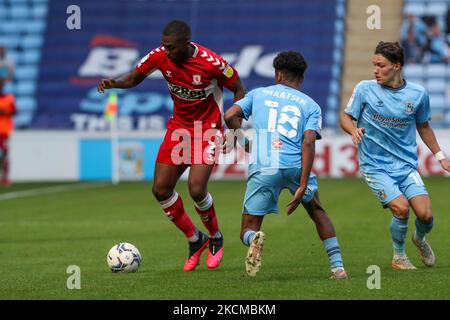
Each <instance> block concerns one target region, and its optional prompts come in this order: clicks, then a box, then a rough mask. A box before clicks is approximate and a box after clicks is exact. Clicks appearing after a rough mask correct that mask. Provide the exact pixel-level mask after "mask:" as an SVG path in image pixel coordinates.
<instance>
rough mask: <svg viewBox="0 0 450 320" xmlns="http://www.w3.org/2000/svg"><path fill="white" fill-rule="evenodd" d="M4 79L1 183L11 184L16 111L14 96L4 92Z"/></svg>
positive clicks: (0, 97)
mask: <svg viewBox="0 0 450 320" xmlns="http://www.w3.org/2000/svg"><path fill="white" fill-rule="evenodd" d="M4 81H5V80H4V79H0V183H1V184H2V185H4V186H9V185H10V184H11V182H10V181H9V177H8V173H9V161H8V140H9V135H10V134H11V132H12V131H13V129H14V122H13V115H14V114H15V113H16V107H15V105H14V96H13V95H12V94H8V93H3V85H4Z"/></svg>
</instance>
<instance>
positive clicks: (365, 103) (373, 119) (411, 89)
mask: <svg viewBox="0 0 450 320" xmlns="http://www.w3.org/2000/svg"><path fill="white" fill-rule="evenodd" d="M344 112H345V113H347V114H348V115H350V116H351V117H353V118H354V119H355V120H356V121H357V127H358V128H365V129H366V132H365V134H364V136H363V138H362V140H361V143H360V144H359V146H358V158H359V164H360V167H361V171H363V172H370V171H379V170H383V171H386V172H393V171H395V172H400V171H403V170H411V169H412V168H415V169H416V168H417V143H416V123H419V124H420V123H425V122H427V121H429V120H430V101H429V97H428V93H427V92H426V90H425V89H424V88H423V87H422V86H420V85H418V84H414V83H411V82H406V81H405V84H404V85H403V86H402V87H399V88H396V89H392V88H389V87H385V86H382V85H379V84H378V83H377V82H376V81H375V80H364V81H361V82H360V83H358V85H357V86H356V87H355V89H354V91H353V94H352V97H351V98H350V100H349V102H348V105H347V107H346V109H345V111H344Z"/></svg>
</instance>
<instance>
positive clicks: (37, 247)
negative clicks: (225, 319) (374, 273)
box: [0, 178, 450, 300]
mask: <svg viewBox="0 0 450 320" xmlns="http://www.w3.org/2000/svg"><path fill="white" fill-rule="evenodd" d="M424 180H425V183H426V185H427V188H428V191H429V193H430V196H431V199H432V203H433V211H434V215H435V228H434V230H433V232H432V234H431V235H430V237H429V241H430V243H431V244H432V246H433V249H434V251H435V253H436V256H437V262H436V265H435V267H433V268H426V267H424V266H423V264H422V263H421V261H420V259H419V256H418V253H417V251H416V248H415V247H414V246H413V244H412V243H411V238H410V237H411V234H412V231H413V230H414V219H413V214H411V218H412V219H410V222H409V226H410V228H409V231H408V236H407V245H406V250H407V253H408V255H409V256H410V258H411V260H412V262H413V263H414V264H415V265H416V266H417V267H418V270H413V271H399V270H392V269H391V268H390V260H391V258H392V245H391V240H390V236H389V224H390V217H391V216H390V214H389V212H388V211H386V210H383V209H381V207H380V205H379V204H378V201H377V200H376V199H375V197H374V196H373V195H372V193H371V192H370V190H369V188H368V187H367V186H366V184H365V182H364V181H362V180H360V179H342V180H334V179H321V180H320V181H319V187H320V195H321V200H322V202H323V204H324V206H325V208H326V210H327V211H328V213H329V215H330V216H331V218H332V220H333V222H334V225H335V228H336V230H337V235H338V239H339V243H340V245H341V249H342V253H343V258H344V263H345V266H346V269H347V271H348V273H349V279H348V280H346V281H332V280H328V275H329V267H328V258H327V256H326V253H325V251H324V249H323V246H322V243H321V241H320V240H319V238H318V236H317V233H316V231H315V227H314V225H313V223H312V221H311V220H310V219H309V217H307V215H306V213H305V211H304V210H303V208H299V209H297V211H296V212H295V213H294V214H293V215H291V216H289V217H288V216H287V215H286V214H285V205H286V204H287V202H288V201H289V199H290V195H289V194H288V193H287V191H284V192H283V194H282V196H281V198H280V203H279V204H280V209H281V212H280V214H278V215H269V216H268V217H266V220H265V221H264V224H263V230H264V231H265V233H266V235H267V240H266V243H265V248H264V255H263V264H262V267H261V270H260V272H259V273H258V275H257V276H256V277H254V278H251V277H248V276H247V275H246V273H245V268H244V257H245V254H246V251H247V249H246V247H244V246H243V245H242V243H241V241H240V239H239V230H240V221H241V214H240V210H241V205H242V199H243V195H244V191H245V182H243V181H228V182H227V181H212V182H210V185H209V191H210V192H211V194H212V195H213V197H214V200H215V206H216V210H217V212H218V216H219V225H220V227H221V229H222V231H223V233H224V235H225V250H224V260H223V262H222V265H221V266H220V267H219V268H218V269H217V270H208V269H207V268H206V266H205V257H206V254H204V255H203V257H202V261H201V264H200V265H199V266H198V267H197V269H196V270H195V271H193V272H190V273H184V272H183V271H182V267H183V263H184V261H185V258H186V256H187V243H186V240H185V239H184V236H183V235H182V234H181V233H180V232H179V231H178V230H177V229H176V228H175V227H174V226H173V225H172V224H171V223H170V222H169V221H168V220H167V218H166V217H165V215H164V214H163V212H162V210H161V209H160V207H159V205H158V204H157V202H156V201H155V200H154V198H153V196H152V194H151V183H150V182H125V183H121V184H120V185H118V186H112V185H107V184H106V185H104V186H102V187H98V188H91V189H80V190H73V191H65V192H60V193H49V194H42V195H35V196H29V197H23V198H17V199H9V200H0V230H1V231H0V257H1V261H2V264H1V281H0V299H152V300H154V299H170V300H173V299H199V300H203V299H220V300H221V299H233V300H234V299H236V300H238V299H283V300H285V299H449V298H450V286H448V284H449V283H450V249H449V248H450V237H449V236H448V234H449V232H450V217H449V213H450V212H449V209H448V208H449V195H450V194H449V191H450V187H449V185H450V180H448V179H445V178H428V179H424ZM54 185H56V184H16V185H13V186H12V187H10V188H0V198H1V196H2V195H3V196H4V195H5V194H7V193H10V192H14V191H21V190H29V189H35V188H39V187H49V186H54ZM177 190H178V192H179V193H180V194H181V195H182V197H183V199H184V204H185V207H186V210H187V211H188V212H189V214H190V215H191V217H192V218H193V220H194V222H195V223H196V224H197V226H201V228H202V229H203V230H205V228H204V227H203V225H202V224H201V222H200V219H199V217H198V216H197V214H195V211H194V208H193V202H192V200H191V199H190V198H189V196H188V191H187V186H186V183H185V182H180V183H179V184H178V186H177ZM119 241H126V242H130V243H133V244H134V245H136V246H137V247H138V248H139V250H140V251H141V254H142V258H143V262H142V265H141V267H140V269H139V270H138V271H137V272H136V273H134V274H113V273H111V272H110V271H109V269H108V268H107V265H106V254H107V252H108V250H109V249H110V248H111V247H112V246H113V245H114V244H115V243H117V242H119ZM70 265H77V266H79V267H80V269H81V289H79V290H77V289H74V290H69V289H68V288H67V286H66V282H67V279H68V277H69V276H70V275H71V274H68V273H67V272H66V270H67V267H68V266H70ZM370 265H378V266H379V267H380V269H381V289H379V290H377V289H374V290H369V289H368V288H367V280H368V277H369V276H370V274H368V273H367V267H368V266H370Z"/></svg>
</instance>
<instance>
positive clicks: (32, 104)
mask: <svg viewBox="0 0 450 320" xmlns="http://www.w3.org/2000/svg"><path fill="white" fill-rule="evenodd" d="M36 105H37V103H36V99H35V98H33V97H20V98H17V99H16V107H17V109H18V110H19V111H20V112H22V111H34V110H35V109H36Z"/></svg>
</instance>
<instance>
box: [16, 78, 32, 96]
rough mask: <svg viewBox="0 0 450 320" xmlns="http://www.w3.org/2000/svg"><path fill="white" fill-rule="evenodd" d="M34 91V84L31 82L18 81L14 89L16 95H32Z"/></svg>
mask: <svg viewBox="0 0 450 320" xmlns="http://www.w3.org/2000/svg"><path fill="white" fill-rule="evenodd" d="M35 91H36V82H35V81H31V80H27V81H20V82H18V83H17V87H16V88H15V92H16V94H17V95H33V94H34V93H35Z"/></svg>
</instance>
